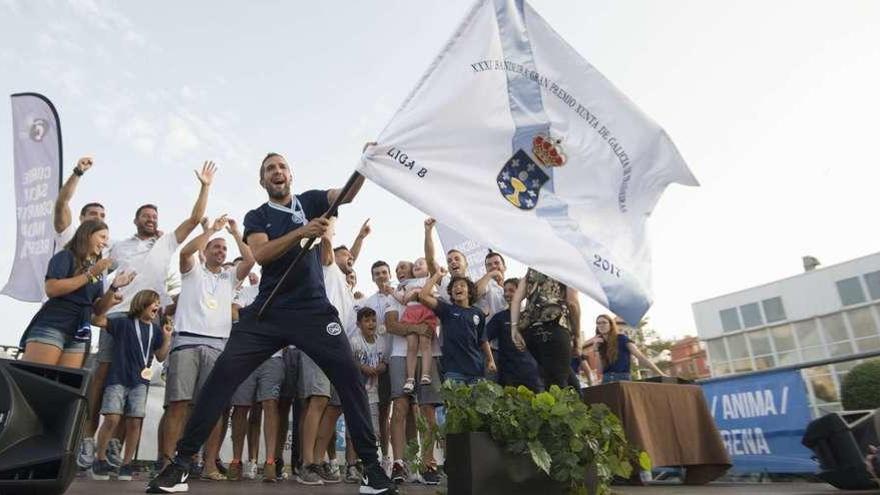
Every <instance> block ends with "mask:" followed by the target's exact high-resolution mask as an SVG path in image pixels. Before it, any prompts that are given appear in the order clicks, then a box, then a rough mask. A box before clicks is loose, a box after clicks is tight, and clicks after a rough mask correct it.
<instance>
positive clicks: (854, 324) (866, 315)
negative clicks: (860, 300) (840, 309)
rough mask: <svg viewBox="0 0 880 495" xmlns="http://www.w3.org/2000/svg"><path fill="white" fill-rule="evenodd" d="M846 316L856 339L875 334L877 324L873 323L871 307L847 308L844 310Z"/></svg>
mask: <svg viewBox="0 0 880 495" xmlns="http://www.w3.org/2000/svg"><path fill="white" fill-rule="evenodd" d="M846 317H847V318H848V319H849V327H850V328H851V329H852V333H853V337H855V338H856V339H859V338H862V337H875V336H876V335H877V325H876V324H875V323H874V314H873V311H872V310H871V308H859V309H852V310H849V311H847V312H846Z"/></svg>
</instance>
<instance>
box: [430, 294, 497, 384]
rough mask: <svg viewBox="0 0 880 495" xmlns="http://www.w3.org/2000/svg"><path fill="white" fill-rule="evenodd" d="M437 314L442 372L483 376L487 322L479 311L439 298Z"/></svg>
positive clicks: (435, 310) (473, 307)
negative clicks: (441, 335) (483, 345)
mask: <svg viewBox="0 0 880 495" xmlns="http://www.w3.org/2000/svg"><path fill="white" fill-rule="evenodd" d="M434 313H435V314H436V315H437V318H439V319H440V325H441V327H442V332H443V338H442V339H441V342H442V343H443V345H442V350H443V357H442V362H443V371H444V372H450V371H451V372H453V373H461V374H463V375H468V376H483V374H484V366H483V363H484V362H485V359H486V358H485V355H484V354H483V350H482V349H481V348H480V344H482V343H483V342H486V320H485V318H484V317H483V312H482V311H481V310H480V308H477V307H475V306H471V307H470V308H463V307H461V306H459V305H457V304H449V303H447V302H445V301H442V300H439V299H438V300H437V308H436V309H434Z"/></svg>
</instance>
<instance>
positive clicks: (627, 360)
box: [602, 333, 632, 373]
mask: <svg viewBox="0 0 880 495" xmlns="http://www.w3.org/2000/svg"><path fill="white" fill-rule="evenodd" d="M627 344H629V337H627V336H626V335H624V334H622V333H621V334H618V335H617V361H614V362H613V363H602V364H603V365H605V369H603V370H602V371H603V372H604V373H629V372H630V367H631V365H632V355H631V354H630V352H629V347H627Z"/></svg>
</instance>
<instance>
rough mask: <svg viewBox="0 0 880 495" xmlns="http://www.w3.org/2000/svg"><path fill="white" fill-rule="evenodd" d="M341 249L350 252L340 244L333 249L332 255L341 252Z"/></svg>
mask: <svg viewBox="0 0 880 495" xmlns="http://www.w3.org/2000/svg"><path fill="white" fill-rule="evenodd" d="M343 249H344V250H346V251H348V252H349V253H350V252H351V249H348V246H346V245H345V244H340V245H338V246H336V247H335V248H333V253H334V254H335V253H338V252H339V251H342V250H343Z"/></svg>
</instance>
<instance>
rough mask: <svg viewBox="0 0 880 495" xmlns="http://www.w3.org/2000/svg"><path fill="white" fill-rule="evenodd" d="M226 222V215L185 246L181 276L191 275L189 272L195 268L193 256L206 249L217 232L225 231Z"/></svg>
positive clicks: (181, 254) (181, 262) (181, 257)
mask: <svg viewBox="0 0 880 495" xmlns="http://www.w3.org/2000/svg"><path fill="white" fill-rule="evenodd" d="M226 222H227V219H226V215H223V216H221V217H219V218H217V219H216V220H214V223H213V224H212V225H211V226H210V227H209V228H208V229H206V230H205V231H204V232H202V233H201V234H199V235H197V236H196V237H195V238H194V239H193V240H191V241H189V242H187V243H186V245H185V246H183V249H181V250H180V273H181V274H183V273H189V271H190V270H192V269H193V266H195V264H194V263H193V255H194V254H196V253H198V252H200V251H202V250H203V249H205V246H206V245H207V244H208V241H209V240H211V236H212V235H214V234H216V233H217V232H220V230H221V229H223V227H224V226H225V225H226ZM187 235H188V234H187Z"/></svg>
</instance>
